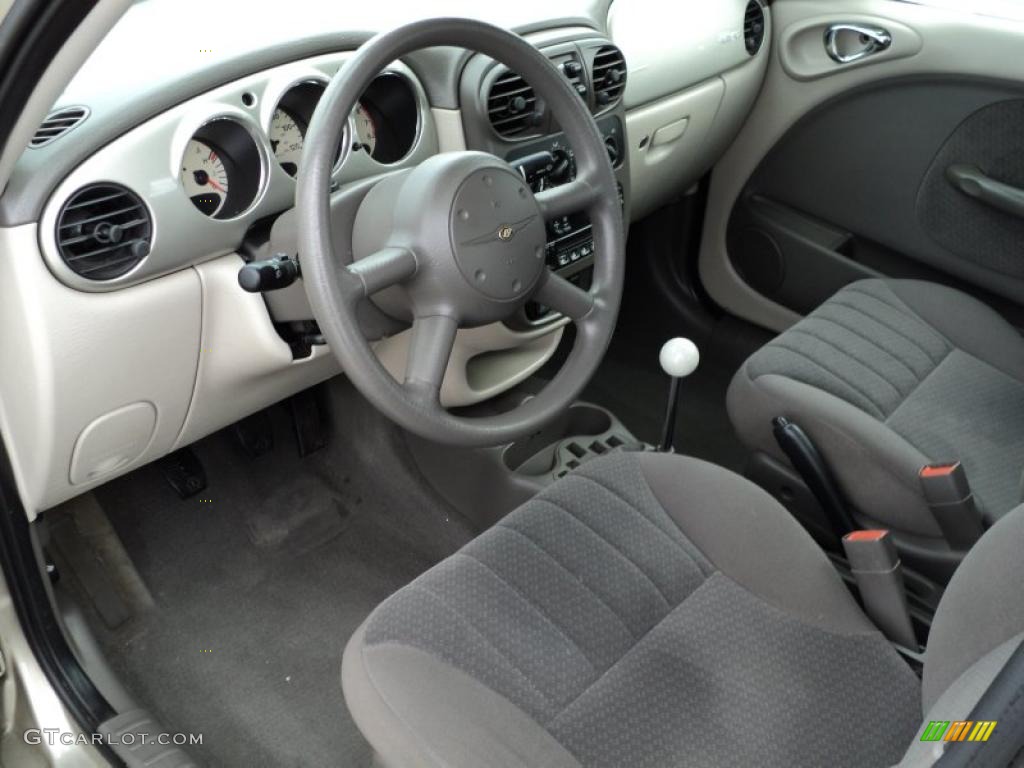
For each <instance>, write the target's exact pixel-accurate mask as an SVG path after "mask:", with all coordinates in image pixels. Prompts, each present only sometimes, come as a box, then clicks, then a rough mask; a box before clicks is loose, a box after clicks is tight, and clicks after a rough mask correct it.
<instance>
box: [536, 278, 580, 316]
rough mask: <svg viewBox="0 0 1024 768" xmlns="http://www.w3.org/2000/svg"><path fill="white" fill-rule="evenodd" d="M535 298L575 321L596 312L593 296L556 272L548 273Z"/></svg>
mask: <svg viewBox="0 0 1024 768" xmlns="http://www.w3.org/2000/svg"><path fill="white" fill-rule="evenodd" d="M533 298H534V301H536V302H538V303H540V304H546V305H547V306H549V307H551V309H553V310H555V311H556V312H560V313H562V314H563V315H565V316H566V317H568V318H571V319H572V320H574V321H579V320H582V319H583V318H585V317H587V316H588V315H589V314H590V313H591V312H592V311H593V310H594V296H593V295H592V294H590V293H588V292H587V291H584V290H583V289H582V288H580V287H579V286H578V285H573V284H572V283H570V282H569V281H568V280H566V279H565V278H564V277H559V276H558V275H556V274H555V273H554V272H548V273H547V276H546V277H545V278H544V280H543V282H542V283H541V285H540V287H539V288H538V289H537V293H536V294H535V295H534V297H533Z"/></svg>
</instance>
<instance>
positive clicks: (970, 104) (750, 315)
mask: <svg viewBox="0 0 1024 768" xmlns="http://www.w3.org/2000/svg"><path fill="white" fill-rule="evenodd" d="M772 13H773V15H774V25H773V26H774V29H775V30H776V31H775V35H774V41H773V42H774V43H775V44H776V51H775V54H776V55H775V56H773V58H772V63H771V65H770V69H769V72H768V76H767V78H766V82H765V87H764V90H763V91H762V94H761V96H760V97H759V100H758V103H757V105H756V106H755V109H754V113H753V114H752V116H751V118H750V120H749V121H748V123H747V124H746V125H745V127H744V129H743V131H742V133H741V135H740V136H739V137H738V139H737V140H736V142H735V143H734V145H733V146H732V148H731V149H730V150H729V152H728V153H727V155H726V157H725V158H724V159H723V160H722V162H721V163H720V164H719V165H718V166H717V167H716V170H715V173H714V176H713V178H712V188H711V193H710V198H709V207H708V214H707V220H706V226H705V233H704V241H703V244H702V249H701V255H700V269H701V276H702V278H703V280H704V282H705V286H706V287H707V289H708V291H709V293H710V294H711V296H712V297H713V298H714V299H716V300H717V301H718V302H719V303H720V304H722V305H723V306H725V307H726V308H727V309H729V310H731V311H732V312H734V313H735V314H738V315H740V316H741V317H745V318H746V319H749V320H752V321H753V322H757V323H760V324H762V325H765V326H766V327H769V328H772V329H774V330H781V329H783V328H785V327H786V326H788V325H789V324H790V323H791V322H793V321H794V320H795V319H796V318H797V317H798V316H799V315H800V314H803V313H806V312H807V311H809V310H810V309H812V308H813V307H814V306H816V305H817V304H818V303H820V302H821V301H822V300H823V299H825V298H827V297H828V296H829V295H831V294H832V293H833V292H834V291H835V290H836V289H837V288H839V287H841V286H842V285H844V284H845V283H847V282H850V281H851V280H854V279H857V278H859V277H863V276H872V275H878V274H884V275H891V276H900V277H906V276H911V277H921V278H925V279H934V280H939V281H942V282H946V283H950V284H953V285H957V286H958V287H961V288H964V289H966V290H970V291H971V292H973V293H975V294H976V295H978V296H979V297H980V298H982V299H983V300H986V301H989V302H990V303H993V304H995V305H996V306H997V308H998V309H1001V310H1003V311H1004V312H1005V313H1007V314H1008V315H1010V316H1011V319H1018V320H1019V319H1020V318H1021V317H1022V316H1024V313H1022V311H1021V307H1020V304H1021V303H1022V302H1024V217H1019V216H1015V215H1013V214H1012V213H1007V212H1006V211H1005V210H1000V208H999V207H997V206H998V205H1000V204H1002V203H1005V199H1002V198H1000V199H997V200H996V205H993V204H990V203H986V202H984V201H981V200H979V199H977V198H976V197H973V196H972V195H971V194H968V192H972V191H976V187H972V186H971V185H972V184H974V185H976V184H977V180H978V176H977V172H978V171H979V170H980V171H981V172H983V173H984V174H986V175H987V177H988V178H989V179H991V180H992V181H997V182H1000V183H1003V184H1005V185H1008V186H1009V187H1011V188H1017V189H1024V58H1022V57H1021V56H1020V53H1019V52H1020V50H1022V49H1024V24H1021V23H1020V22H1012V21H1005V20H997V19H991V18H985V17H980V16H973V15H970V14H965V13H959V12H953V11H948V10H939V9H936V8H929V7H925V6H919V5H911V4H909V3H904V2H898V0H779V1H778V2H776V3H775V4H774V5H773V6H772ZM835 24H850V25H856V24H860V25H865V26H870V27H871V28H873V29H884V30H885V31H886V32H888V33H890V34H891V38H892V40H891V45H889V46H888V47H887V48H885V49H884V50H880V51H878V52H876V53H874V54H872V55H868V56H865V57H863V58H862V59H860V60H858V61H856V62H853V63H851V64H838V63H836V62H834V61H833V60H832V59H831V58H830V57H829V56H828V55H827V53H826V49H825V44H824V38H825V31H826V30H828V29H829V28H830V27H831V26H832V25H835ZM865 40H867V38H861V39H858V38H857V37H854V38H848V39H847V40H846V41H845V45H847V47H848V48H850V50H853V51H854V52H856V49H857V47H858V46H859V45H861V43H862V42H863V41H865ZM951 168H953V169H960V171H959V172H960V174H961V175H960V177H958V178H959V180H958V178H951V175H950V174H951V171H950V169H951ZM964 169H967V172H966V173H967V176H966V180H964V173H965V171H964ZM984 178H985V177H982V180H984ZM965 190H967V191H966V192H965ZM997 191H1001V190H997ZM1011 196H1012V192H1011ZM1002 207H1003V208H1006V207H1008V206H1007V205H1003V206H1002ZM1009 207H1010V208H1012V207H1013V206H1012V205H1010V206H1009Z"/></svg>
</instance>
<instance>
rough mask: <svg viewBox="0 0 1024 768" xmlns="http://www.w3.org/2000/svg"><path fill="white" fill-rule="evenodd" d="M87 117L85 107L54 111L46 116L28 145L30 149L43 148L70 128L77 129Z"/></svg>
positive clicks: (64, 108) (87, 112)
mask: <svg viewBox="0 0 1024 768" xmlns="http://www.w3.org/2000/svg"><path fill="white" fill-rule="evenodd" d="M88 116H89V110H88V109H86V108H85V107H62V108H61V109H57V110H54V111H53V112H51V113H50V114H48V115H47V116H46V119H45V120H43V122H42V125H40V126H39V127H38V128H37V129H36V132H35V135H33V136H32V140H31V141H30V142H29V143H28V145H29V147H31V148H32V149H39V148H40V147H45V146H46V145H47V144H49V143H51V142H53V141H56V140H57V139H59V138H60V137H61V136H63V135H64V134H65V133H67V132H68V131H70V130H71V129H72V128H77V127H78V126H79V125H81V124H82V122H83V121H84V120H85V118H87V117H88Z"/></svg>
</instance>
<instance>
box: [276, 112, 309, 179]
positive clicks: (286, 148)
mask: <svg viewBox="0 0 1024 768" xmlns="http://www.w3.org/2000/svg"><path fill="white" fill-rule="evenodd" d="M304 140H305V133H304V132H303V130H302V127H301V126H300V125H299V123H298V121H297V120H296V119H295V118H294V117H292V116H291V115H290V114H288V113H287V112H285V111H284V110H283V109H281V108H280V107H278V108H277V109H275V110H274V116H273V118H272V119H271V121H270V146H271V147H272V148H273V150H274V156H275V157H276V158H277V162H279V163H280V164H281V167H282V168H283V169H284V170H285V173H287V174H288V175H289V176H295V175H296V174H297V173H298V172H299V161H300V160H301V159H302V144H303V142H304Z"/></svg>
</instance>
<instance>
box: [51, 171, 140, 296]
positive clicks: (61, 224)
mask: <svg viewBox="0 0 1024 768" xmlns="http://www.w3.org/2000/svg"><path fill="white" fill-rule="evenodd" d="M152 234H153V222H152V221H151V220H150V218H149V211H148V210H147V208H146V205H145V203H143V202H142V200H141V199H140V198H139V196H138V195H136V194H135V193H134V192H132V191H131V190H129V189H127V188H126V187H122V186H120V185H119V184H92V185H90V186H88V187H83V188H82V189H80V190H78V191H77V192H75V194H73V195H72V196H71V197H70V198H69V199H68V201H67V202H66V203H64V207H63V208H62V209H61V212H60V215H59V216H58V217H57V232H56V236H57V250H58V251H59V252H60V257H61V258H62V259H63V260H64V263H65V264H67V265H68V267H69V268H70V269H71V271H72V272H74V273H75V274H78V275H81V276H82V277H84V278H87V279H89V280H112V279H113V278H115V277H120V276H121V275H124V274H126V273H127V272H129V271H131V269H132V268H133V267H134V266H135V265H136V264H138V263H139V262H140V261H142V260H143V259H144V258H146V256H148V255H149V246H150V238H151V236H152Z"/></svg>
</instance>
